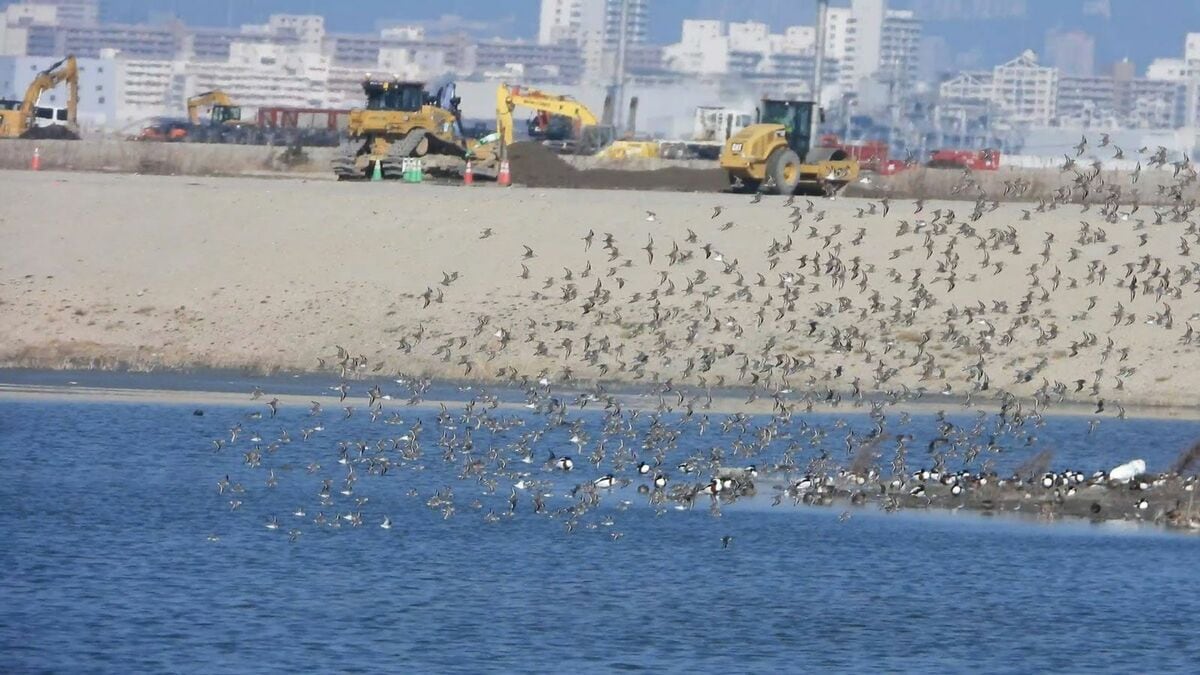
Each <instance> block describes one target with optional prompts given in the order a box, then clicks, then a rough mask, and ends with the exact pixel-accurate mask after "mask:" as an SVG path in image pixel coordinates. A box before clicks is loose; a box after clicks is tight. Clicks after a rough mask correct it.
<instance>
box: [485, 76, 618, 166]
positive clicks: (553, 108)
mask: <svg viewBox="0 0 1200 675" xmlns="http://www.w3.org/2000/svg"><path fill="white" fill-rule="evenodd" d="M517 108H529V109H530V110H533V111H536V112H537V113H538V115H537V116H535V117H534V120H535V121H536V120H538V118H539V117H540V118H542V119H544V120H545V122H544V127H545V128H546V129H547V130H548V131H549V130H553V129H557V130H558V132H557V133H556V134H555V135H556V136H567V138H562V139H555V140H558V143H557V144H556V145H557V149H559V150H562V151H574V152H577V153H580V154H586V155H592V154H596V153H597V152H599V151H601V150H603V149H604V148H607V147H608V146H610V145H612V143H613V141H615V140H616V137H617V133H616V128H615V127H613V126H612V125H610V124H601V123H600V119H599V118H597V117H596V115H595V113H593V112H592V111H591V110H590V109H589V108H588V107H587V106H586V105H584V104H582V103H580V102H579V101H576V100H575V99H573V98H571V97H570V96H562V95H558V94H548V93H546V92H544V91H539V90H537V89H529V88H526V87H519V86H509V85H507V84H501V85H500V86H498V87H496V132H497V133H498V134H499V135H500V141H501V142H502V143H504V144H505V145H509V144H511V143H512V142H513V118H512V114H513V111H514V110H515V109H517ZM568 122H569V124H570V128H571V132H570V134H565V133H562V132H563V131H564V127H565V126H566V125H567V123H568ZM535 126H536V124H535Z"/></svg>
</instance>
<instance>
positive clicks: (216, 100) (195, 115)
mask: <svg viewBox="0 0 1200 675" xmlns="http://www.w3.org/2000/svg"><path fill="white" fill-rule="evenodd" d="M209 106H224V107H226V108H230V107H233V99H231V98H229V94H226V93H225V92H223V91H221V90H220V89H214V90H212V91H206V92H204V93H203V94H197V95H195V96H193V97H191V98H189V99H188V100H187V114H188V119H189V120H190V121H191V122H192V124H199V123H200V109H201V108H204V107H209Z"/></svg>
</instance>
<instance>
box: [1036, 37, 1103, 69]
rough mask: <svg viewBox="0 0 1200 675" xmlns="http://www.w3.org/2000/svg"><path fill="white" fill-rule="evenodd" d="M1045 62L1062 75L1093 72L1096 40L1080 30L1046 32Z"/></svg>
mask: <svg viewBox="0 0 1200 675" xmlns="http://www.w3.org/2000/svg"><path fill="white" fill-rule="evenodd" d="M1045 54H1046V62H1047V63H1048V64H1049V65H1051V66H1054V67H1055V68H1058V72H1059V74H1060V75H1062V76H1063V77H1091V76H1092V75H1094V74H1095V69H1096V65H1095V60H1096V40H1095V39H1094V38H1093V37H1092V36H1091V35H1089V34H1087V33H1085V32H1083V31H1081V30H1071V31H1057V30H1050V31H1047V32H1046V49H1045Z"/></svg>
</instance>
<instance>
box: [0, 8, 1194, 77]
mask: <svg viewBox="0 0 1200 675" xmlns="http://www.w3.org/2000/svg"><path fill="white" fill-rule="evenodd" d="M10 2H11V0H7V1H3V0H0V6H2V5H4V4H10ZM832 4H833V5H834V6H845V5H848V4H849V0H833V3H832ZM101 5H102V9H103V10H104V13H105V15H106V16H107V17H108V18H112V19H118V20H121V21H146V20H151V19H154V18H155V17H156V16H157V18H160V19H161V18H163V17H165V16H167V15H171V14H173V15H176V16H178V17H179V18H181V19H182V20H184V21H185V22H187V23H192V24H195V25H198V26H226V27H228V26H229V25H232V26H235V27H236V26H238V25H240V24H243V23H263V22H265V21H266V19H267V17H268V16H269V15H270V14H273V13H316V14H320V15H322V16H324V17H325V18H326V23H327V26H328V27H329V29H330V31H332V32H335V33H337V32H351V33H353V32H372V31H374V30H377V29H378V28H379V27H380V26H381V25H383V24H386V23H396V22H400V23H412V22H420V23H423V24H426V25H427V26H429V27H430V28H431V29H432V28H441V29H444V30H447V31H456V30H464V31H466V32H469V33H471V34H472V35H474V36H476V37H501V38H510V39H516V38H520V39H525V40H531V41H532V40H535V39H536V38H537V32H538V18H539V9H540V0H509V1H508V2H505V3H495V2H484V1H483V0H445V1H443V2H440V3H437V4H436V5H429V4H421V3H412V2H401V3H397V2H394V1H392V0H361V1H360V2H356V3H352V4H351V3H343V2H335V1H333V0H240V1H238V2H194V1H191V0H104V1H103V2H102V3H101ZM889 6H890V7H892V8H894V9H901V10H903V9H911V10H914V11H915V12H917V14H918V16H919V17H920V18H921V20H922V22H923V25H924V34H925V35H926V36H929V37H938V38H941V39H942V40H944V41H945V45H946V48H947V50H948V52H949V53H950V55H951V59H952V60H951V64H952V65H954V66H955V67H958V68H965V69H969V68H982V67H991V66H994V65H998V64H1000V63H1003V62H1004V61H1007V60H1008V59H1010V58H1011V57H1012V56H1013V55H1014V54H1017V53H1020V52H1021V51H1022V50H1024V49H1034V50H1036V51H1038V52H1039V53H1041V52H1043V50H1044V42H1045V34H1046V32H1047V31H1056V32H1063V33H1065V32H1070V31H1082V32H1085V33H1087V34H1089V35H1090V36H1091V37H1092V38H1093V40H1094V42H1095V57H1094V59H1095V66H1096V69H1097V70H1100V71H1104V70H1106V69H1107V68H1108V67H1109V66H1111V65H1112V64H1113V63H1116V62H1119V61H1122V60H1123V59H1129V60H1131V61H1133V62H1134V63H1135V64H1137V66H1138V67H1139V68H1145V67H1146V66H1147V65H1148V64H1149V63H1150V61H1152V60H1153V59H1155V58H1160V57H1164V56H1169V55H1170V52H1169V51H1165V52H1164V51H1163V46H1164V45H1166V46H1171V45H1178V44H1182V42H1183V39H1184V36H1185V35H1186V33H1187V32H1188V31H1189V29H1190V30H1197V29H1200V3H1196V2H1193V1H1192V0H1161V1H1158V2H1155V3H1154V7H1155V9H1156V11H1154V12H1147V11H1146V6H1145V3H1142V2H1137V1H1136V0H1063V1H1055V2H1028V0H892V1H891V2H889ZM815 8H816V2H815V0H763V1H760V2H756V3H742V2H732V1H730V0H673V1H672V2H661V1H658V2H656V1H654V0H651V2H650V3H649V12H648V29H647V41H648V42H650V43H652V44H659V45H666V44H671V43H674V42H677V41H678V40H679V38H680V26H681V23H682V21H683V19H685V18H693V19H716V20H723V21H761V22H763V23H766V24H768V25H769V26H770V27H771V28H772V30H776V31H778V30H782V29H784V28H786V27H787V26H790V25H798V24H812V23H813V20H814V17H815V14H816V9H815ZM231 10H232V11H231ZM1164 16H1170V17H1171V19H1172V20H1170V21H1164V20H1163V17H1164ZM984 28H986V30H984Z"/></svg>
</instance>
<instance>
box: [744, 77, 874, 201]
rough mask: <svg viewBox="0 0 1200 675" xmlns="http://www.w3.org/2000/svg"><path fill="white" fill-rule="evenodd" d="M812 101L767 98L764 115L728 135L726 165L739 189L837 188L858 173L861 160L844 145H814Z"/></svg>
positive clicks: (826, 190) (815, 110) (824, 190)
mask: <svg viewBox="0 0 1200 675" xmlns="http://www.w3.org/2000/svg"><path fill="white" fill-rule="evenodd" d="M814 113H815V114H817V115H819V114H820V111H819V109H818V108H817V107H816V105H815V104H814V103H813V102H812V101H791V100H781V99H763V101H762V107H760V108H759V109H758V121H757V123H755V124H751V125H749V126H747V127H745V128H744V129H742V130H741V131H739V132H737V133H736V134H734V135H733V136H730V137H729V140H727V141H725V145H724V147H723V148H722V149H721V168H722V169H724V170H725V171H726V172H727V173H728V175H729V183H730V187H731V189H733V190H735V191H746V192H755V191H762V192H768V193H771V194H786V195H790V194H794V193H795V192H796V191H797V189H798V188H801V189H804V190H806V191H813V192H819V193H833V192H836V191H837V190H838V189H840V188H841V187H842V186H844V185H846V184H847V183H849V182H850V181H852V180H854V179H856V178H858V171H859V166H858V162H857V161H855V160H854V159H852V158H850V156H849V155H848V154H847V153H846V151H845V150H843V149H842V148H825V147H813V146H812V140H813V132H814V130H815V128H816V124H815V123H814V121H815V120H814Z"/></svg>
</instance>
